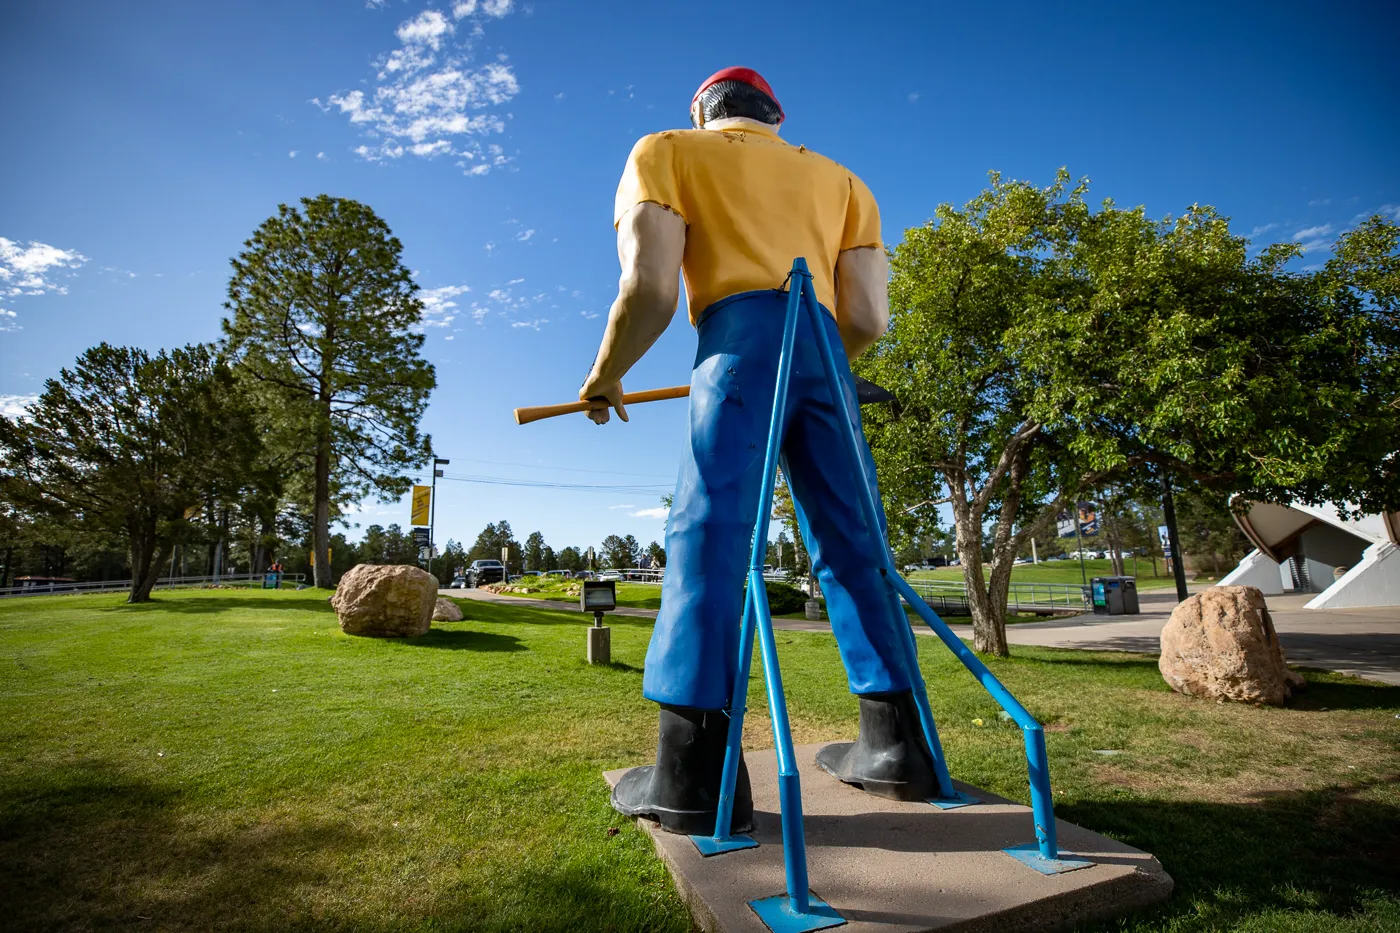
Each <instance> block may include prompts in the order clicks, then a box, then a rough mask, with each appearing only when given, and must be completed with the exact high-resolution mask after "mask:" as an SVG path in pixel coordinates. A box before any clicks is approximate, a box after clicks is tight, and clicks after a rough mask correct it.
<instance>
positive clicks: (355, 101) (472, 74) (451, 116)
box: [312, 0, 520, 175]
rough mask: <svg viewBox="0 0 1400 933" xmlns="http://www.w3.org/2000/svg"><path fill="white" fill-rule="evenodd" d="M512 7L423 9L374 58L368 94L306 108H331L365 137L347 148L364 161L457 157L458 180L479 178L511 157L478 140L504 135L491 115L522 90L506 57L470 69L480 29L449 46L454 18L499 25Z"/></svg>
mask: <svg viewBox="0 0 1400 933" xmlns="http://www.w3.org/2000/svg"><path fill="white" fill-rule="evenodd" d="M511 9H512V4H511V3H510V2H508V0H485V2H480V3H478V2H476V0H459V2H457V3H455V4H454V5H453V7H452V19H448V17H447V16H445V15H443V14H442V13H440V12H438V11H437V10H433V9H428V10H424V11H423V12H421V13H419V14H418V15H417V16H414V17H412V18H410V19H406V20H404V21H403V22H402V23H400V24H399V25H398V28H397V29H396V30H395V31H394V34H395V36H397V37H398V40H399V43H400V45H399V47H398V48H396V49H394V50H392V51H390V52H388V53H386V54H383V55H381V56H380V57H379V59H378V62H377V69H376V74H375V78H374V87H373V88H372V89H370V90H367V91H366V90H360V89H356V90H352V91H348V92H345V93H336V94H331V95H329V96H328V97H327V98H326V103H325V104H322V103H321V101H320V99H319V98H312V103H313V104H315V105H316V106H317V107H320V108H321V109H322V110H323V111H329V110H331V108H335V109H336V110H337V111H338V112H339V113H340V114H341V115H343V116H346V117H348V118H349V120H350V123H351V125H352V126H354V127H356V128H357V129H358V131H359V132H360V133H361V134H362V135H364V136H365V137H367V138H368V140H369V142H367V143H364V144H361V145H360V146H358V147H356V148H355V149H354V150H353V151H354V152H355V153H356V154H357V155H359V156H360V158H362V159H365V160H367V161H371V162H376V161H381V160H385V159H398V158H400V157H402V156H403V155H405V154H409V155H415V156H418V157H420V158H434V157H436V156H440V155H455V156H458V157H459V161H458V162H457V165H458V167H460V168H462V170H463V174H465V175H485V174H486V173H488V172H489V171H491V169H492V168H493V167H497V166H501V165H504V164H506V163H508V162H509V161H510V157H509V156H506V155H505V151H504V150H503V149H502V148H501V147H500V146H495V145H489V146H483V145H482V143H481V142H479V141H478V137H483V136H489V135H491V134H493V133H500V132H504V130H505V121H504V120H503V119H502V118H501V116H499V115H498V114H497V113H495V112H493V111H494V109H495V108H499V107H500V106H501V105H503V104H506V103H507V102H509V101H510V100H512V99H513V98H514V97H515V96H516V95H517V94H518V93H520V84H519V82H518V81H517V80H516V77H515V72H514V70H513V69H512V68H511V66H510V64H509V62H508V60H507V59H506V56H504V55H499V56H497V58H496V60H495V61H492V62H488V63H486V64H483V65H480V66H476V65H474V64H473V63H472V54H471V53H472V44H471V41H470V39H471V37H474V36H476V35H479V34H480V23H479V22H477V23H474V25H473V28H472V30H471V37H468V38H467V39H466V40H465V41H461V42H457V43H455V44H454V43H453V41H452V40H453V38H454V36H456V34H457V32H458V28H457V25H456V24H455V23H454V22H453V20H462V19H463V18H465V17H468V16H474V15H476V14H478V13H479V14H480V15H481V16H484V17H492V18H497V19H499V18H501V17H503V16H505V15H506V14H508V13H509V12H510V11H511Z"/></svg>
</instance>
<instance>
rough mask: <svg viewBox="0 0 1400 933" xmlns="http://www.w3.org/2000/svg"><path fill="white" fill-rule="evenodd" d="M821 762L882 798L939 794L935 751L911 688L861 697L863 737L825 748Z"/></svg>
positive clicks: (820, 754)
mask: <svg viewBox="0 0 1400 933" xmlns="http://www.w3.org/2000/svg"><path fill="white" fill-rule="evenodd" d="M817 764H818V765H819V766H820V767H821V769H822V770H823V771H825V772H827V773H828V774H830V775H832V776H834V777H836V778H839V779H840V780H842V781H844V782H846V783H847V784H855V785H857V786H858V787H860V788H861V789H862V790H864V791H865V792H866V793H868V794H874V795H875V796H877V797H888V798H889V799H890V800H928V799H930V798H933V797H937V796H938V777H937V775H936V774H935V773H934V770H933V755H932V754H931V753H930V752H929V748H928V743H927V742H925V741H924V730H923V727H922V726H921V725H920V724H919V710H918V707H916V706H915V705H914V694H913V692H912V691H909V690H905V691H904V692H902V693H867V694H865V695H864V696H862V697H860V737H859V738H858V739H856V741H855V742H854V743H852V742H839V743H837V744H835V745H828V746H827V747H826V748H823V749H822V750H821V751H819V752H817Z"/></svg>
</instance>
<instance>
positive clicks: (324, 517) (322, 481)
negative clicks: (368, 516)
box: [311, 413, 331, 589]
mask: <svg viewBox="0 0 1400 933" xmlns="http://www.w3.org/2000/svg"><path fill="white" fill-rule="evenodd" d="M323 417H324V421H323V424H322V427H321V432H322V433H321V437H320V438H319V439H318V442H317V444H316V513H315V518H314V520H313V524H312V527H311V534H312V542H311V546H312V549H313V553H314V554H315V560H314V561H313V564H314V565H315V566H313V567H312V568H311V569H312V573H313V577H314V582H315V585H316V586H317V587H320V588H322V589H330V586H331V560H330V537H331V534H330V525H331V436H330V416H329V413H327V414H325V415H324V416H323Z"/></svg>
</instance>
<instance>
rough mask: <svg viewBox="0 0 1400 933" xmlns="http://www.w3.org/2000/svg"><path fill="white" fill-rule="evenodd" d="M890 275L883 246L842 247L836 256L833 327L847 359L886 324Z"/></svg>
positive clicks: (863, 348) (876, 336) (868, 343)
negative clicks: (839, 338)
mask: <svg viewBox="0 0 1400 933" xmlns="http://www.w3.org/2000/svg"><path fill="white" fill-rule="evenodd" d="M889 277H890V263H889V259H888V258H887V257H886V256H885V250H884V247H880V246H862V247H858V248H857V249H847V250H842V251H841V253H840V255H838V256H837V257H836V327H837V329H838V330H840V331H841V342H842V343H843V344H845V347H846V358H847V359H852V360H853V359H855V358H856V357H858V356H860V355H861V354H862V353H864V352H865V351H866V350H868V349H869V348H870V346H871V344H873V343H875V341H877V340H879V339H880V337H881V336H882V335H883V334H884V333H885V328H886V327H888V326H889V323H890V295H889Z"/></svg>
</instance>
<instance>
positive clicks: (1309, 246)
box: [1298, 239, 1332, 253]
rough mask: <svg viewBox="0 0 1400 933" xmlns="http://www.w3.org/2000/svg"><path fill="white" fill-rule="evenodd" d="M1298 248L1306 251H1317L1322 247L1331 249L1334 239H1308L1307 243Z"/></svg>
mask: <svg viewBox="0 0 1400 933" xmlns="http://www.w3.org/2000/svg"><path fill="white" fill-rule="evenodd" d="M1298 248H1299V249H1301V250H1302V251H1303V252H1304V253H1315V252H1317V251H1318V250H1320V249H1331V248H1332V241H1331V240H1327V239H1317V240H1308V241H1307V242H1306V243H1302V244H1300V245H1299V247H1298Z"/></svg>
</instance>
